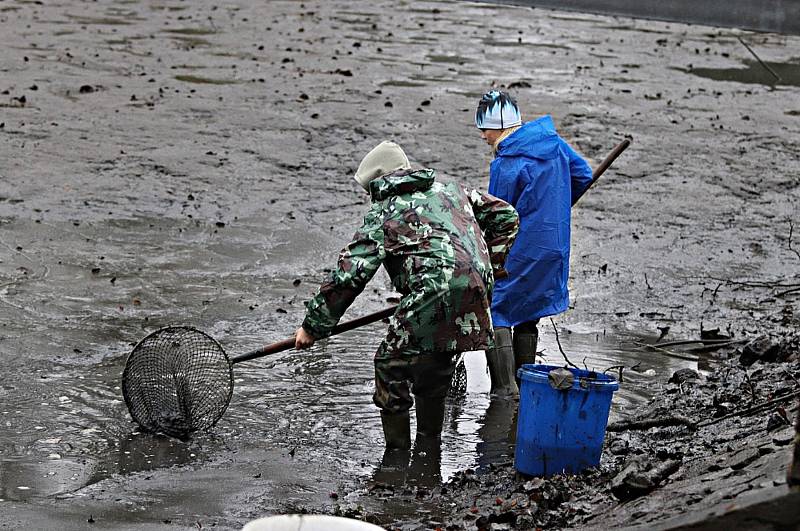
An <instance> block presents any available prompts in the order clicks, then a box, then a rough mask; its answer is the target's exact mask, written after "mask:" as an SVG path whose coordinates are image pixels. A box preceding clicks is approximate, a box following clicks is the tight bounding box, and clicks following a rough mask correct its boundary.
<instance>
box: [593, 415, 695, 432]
mask: <svg viewBox="0 0 800 531" xmlns="http://www.w3.org/2000/svg"><path fill="white" fill-rule="evenodd" d="M664 426H686V427H687V428H689V429H690V430H694V429H696V428H697V422H695V421H693V420H692V419H690V418H688V417H684V416H683V415H670V416H668V417H659V418H657V419H646V420H622V421H619V422H612V423H611V424H609V425H608V427H606V431H626V430H647V429H650V428H655V427H664Z"/></svg>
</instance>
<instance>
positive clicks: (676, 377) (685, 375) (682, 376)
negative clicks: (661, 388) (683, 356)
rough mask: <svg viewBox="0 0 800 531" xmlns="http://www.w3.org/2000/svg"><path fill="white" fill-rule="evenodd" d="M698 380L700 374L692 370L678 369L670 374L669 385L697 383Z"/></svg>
mask: <svg viewBox="0 0 800 531" xmlns="http://www.w3.org/2000/svg"><path fill="white" fill-rule="evenodd" d="M699 379H700V374H699V373H698V372H697V371H695V370H693V369H679V370H677V371H675V372H674V373H672V377H671V378H670V379H669V383H674V384H682V383H685V382H687V381H690V380H693V381H697V380H699Z"/></svg>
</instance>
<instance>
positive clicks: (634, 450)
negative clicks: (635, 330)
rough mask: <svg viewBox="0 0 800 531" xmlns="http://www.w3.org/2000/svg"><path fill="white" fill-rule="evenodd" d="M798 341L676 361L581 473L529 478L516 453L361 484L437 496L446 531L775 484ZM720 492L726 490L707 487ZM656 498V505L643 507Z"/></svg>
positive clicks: (380, 491) (561, 523)
mask: <svg viewBox="0 0 800 531" xmlns="http://www.w3.org/2000/svg"><path fill="white" fill-rule="evenodd" d="M798 341H800V333H793V334H788V333H786V334H783V335H779V336H774V337H773V339H772V340H771V342H770V343H769V344H771V345H773V344H778V345H781V347H779V349H778V350H779V352H780V353H781V354H779V355H777V356H775V357H774V359H777V358H781V359H785V360H791V361H772V362H770V361H765V360H766V359H773V357H766V358H760V359H759V360H758V361H755V362H753V365H751V366H750V367H751V368H750V370H749V371H747V372H745V371H744V370H743V367H742V365H741V364H740V363H739V357H740V356H741V354H742V352H743V351H744V350H745V349H746V348H747V347H746V346H745V347H741V346H737V345H735V344H734V345H731V344H728V345H726V346H725V347H721V348H720V349H718V350H716V352H717V354H716V356H717V359H716V360H715V361H714V368H713V369H712V370H710V371H709V372H708V373H704V374H700V373H698V372H697V371H694V370H691V369H686V370H679V371H676V372H675V373H674V374H673V375H672V377H671V378H670V381H669V382H667V383H665V386H664V389H663V390H662V391H661V392H660V393H658V394H657V395H656V396H655V397H654V398H653V399H652V400H651V401H650V402H649V403H648V404H646V405H645V406H643V407H641V408H640V409H639V410H637V411H636V412H635V414H634V415H632V416H631V417H630V418H629V419H625V420H622V421H618V422H616V423H614V424H611V425H609V429H608V430H607V434H606V441H605V448H604V453H603V459H602V461H601V465H600V466H599V467H598V468H594V469H589V470H586V471H585V472H583V473H582V474H579V475H574V476H567V475H555V476H551V477H548V478H540V477H534V478H530V477H525V476H523V475H521V474H519V473H518V472H516V471H515V469H514V467H513V464H512V463H504V464H492V465H490V466H488V467H487V468H486V469H484V470H481V471H480V472H479V473H476V471H474V470H465V471H462V472H458V473H456V474H455V475H454V476H452V477H451V479H450V480H449V481H448V482H447V483H445V484H444V485H441V486H439V487H437V488H434V489H433V490H431V491H421V490H420V489H419V488H416V487H415V486H413V485H401V486H395V487H391V486H384V487H383V488H372V489H369V490H368V496H370V497H376V498H382V497H387V496H388V497H391V499H392V500H393V502H396V501H398V500H401V499H404V498H407V499H409V500H412V499H420V496H422V498H421V499H425V500H436V501H437V503H438V505H439V507H440V508H441V510H442V514H443V516H442V520H443V522H444V523H443V524H442V525H441V527H440V528H441V529H448V530H454V531H466V530H474V529H479V530H480V529H484V530H490V529H492V530H497V529H536V528H543V529H551V528H564V527H579V526H583V525H590V526H592V527H594V528H608V527H617V526H624V525H635V524H641V523H642V522H643V521H644V520H642V518H643V516H644V515H646V514H647V515H648V519H647V521H648V522H657V521H658V520H659V519H666V518H669V517H671V516H676V515H679V514H684V513H685V511H686V507H687V505H692V506H693V508H699V507H701V505H702V503H703V500H706V499H711V500H719V499H727V500H734V499H735V498H736V497H737V496H738V495H739V494H741V493H742V492H746V491H749V490H752V489H754V488H758V486H759V485H762V484H763V485H766V486H769V487H772V486H775V485H780V484H783V483H785V481H786V480H785V477H786V473H785V472H781V471H780V466H783V467H785V466H786V463H787V462H788V461H789V459H787V458H786V454H788V453H789V452H790V447H789V445H791V444H792V442H793V440H794V428H793V427H792V426H791V424H792V422H800V421H797V420H795V421H793V418H794V419H796V418H797V417H798V412H797V410H798V404H797V401H798V398H800V381H798V379H797V378H796V377H795V376H794V375H795V374H797V373H798V372H800V361H798V359H797V354H798V351H799V348H798ZM748 345H749V343H748ZM751 385H752V386H754V387H755V388H757V389H758V391H759V395H758V396H760V397H761V400H762V402H758V403H756V404H755V405H754V403H753V398H752V396H751V395H750V394H749V393H748V392H743V391H744V390H745V389H749V386H751ZM764 400H766V401H764ZM721 403H726V404H727V406H726V412H727V413H726V414H725V415H722V416H720V415H719V411H720V409H719V408H720V404H721ZM768 408H771V409H768ZM687 428H689V429H687ZM775 463H777V465H775ZM776 466H777V467H776ZM797 466H798V468H799V469H800V465H797ZM770 471H772V472H770ZM770 473H772V475H770ZM764 474H766V475H767V478H768V479H769V481H764ZM732 478H736V479H735V481H734V480H733V479H732ZM748 478H752V479H748ZM743 484H746V485H749V486H748V487H747V488H742V487H741V485H743ZM764 488H766V487H764ZM717 491H719V492H721V493H722V494H719V495H717V496H709V495H708V493H710V492H717ZM722 496H724V497H722ZM651 498H652V499H651ZM654 503H655V504H659V507H660V509H659V511H658V514H650V513H651V511H650V510H648V509H647V507H651V506H652V504H654ZM709 503H710V502H709ZM356 517H358V518H363V517H364V515H363V514H360V515H358V516H356ZM416 525H417V524H414V523H409V522H408V521H406V522H403V526H402V529H404V530H420V531H421V530H422V529H429V527H426V526H425V525H424V524H423V523H419V525H418V526H417V527H415V526H416Z"/></svg>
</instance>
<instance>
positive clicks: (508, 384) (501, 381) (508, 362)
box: [486, 327, 519, 398]
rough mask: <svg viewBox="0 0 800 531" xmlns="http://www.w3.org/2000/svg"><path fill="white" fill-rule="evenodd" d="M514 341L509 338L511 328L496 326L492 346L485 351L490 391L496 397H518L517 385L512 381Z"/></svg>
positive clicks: (513, 373)
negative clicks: (490, 385)
mask: <svg viewBox="0 0 800 531" xmlns="http://www.w3.org/2000/svg"><path fill="white" fill-rule="evenodd" d="M514 351H515V349H514V343H513V342H512V340H511V329H510V328H506V327H497V328H495V329H494V348H491V349H489V350H487V351H486V365H488V366H489V380H490V381H491V384H492V387H491V393H492V395H494V396H497V397H509V398H517V397H519V387H518V385H517V383H516V382H515V381H514V375H515V374H516V371H515V369H514Z"/></svg>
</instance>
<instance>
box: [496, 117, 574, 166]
mask: <svg viewBox="0 0 800 531" xmlns="http://www.w3.org/2000/svg"><path fill="white" fill-rule="evenodd" d="M560 140H561V138H559V136H558V133H556V126H555V124H553V119H552V118H550V116H542V117H541V118H539V119H538V120H535V121H533V122H528V123H526V124H524V125H523V126H522V127H520V128H519V129H517V130H516V131H514V133H513V134H511V135H510V136H508V137H507V138H505V139H504V140H503V141H502V142H500V145H499V146H497V155H498V156H503V157H530V158H537V159H543V160H548V159H552V158H555V157H557V156H558V147H559V141H560Z"/></svg>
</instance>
